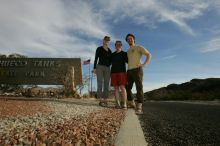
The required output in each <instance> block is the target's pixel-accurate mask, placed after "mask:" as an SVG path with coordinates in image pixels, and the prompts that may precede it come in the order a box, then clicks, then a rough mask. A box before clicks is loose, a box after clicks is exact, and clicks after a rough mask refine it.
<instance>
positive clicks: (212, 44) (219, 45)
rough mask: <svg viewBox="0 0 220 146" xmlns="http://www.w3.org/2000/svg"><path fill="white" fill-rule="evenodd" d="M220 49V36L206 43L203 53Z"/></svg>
mask: <svg viewBox="0 0 220 146" xmlns="http://www.w3.org/2000/svg"><path fill="white" fill-rule="evenodd" d="M216 51H220V37H219V38H214V39H211V40H210V41H208V42H206V43H205V44H204V47H203V48H202V49H201V52H202V53H209V52H216Z"/></svg>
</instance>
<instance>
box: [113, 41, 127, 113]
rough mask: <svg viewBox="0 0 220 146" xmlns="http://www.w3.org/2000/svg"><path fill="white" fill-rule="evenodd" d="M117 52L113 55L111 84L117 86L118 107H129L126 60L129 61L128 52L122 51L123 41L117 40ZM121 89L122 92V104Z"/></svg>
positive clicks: (116, 98)
mask: <svg viewBox="0 0 220 146" xmlns="http://www.w3.org/2000/svg"><path fill="white" fill-rule="evenodd" d="M115 50H116V51H115V52H114V53H112V55H111V63H112V67H111V85H112V86H114V88H115V100H116V107H117V108H120V107H121V108H123V109H127V92H126V88H125V87H126V85H127V75H126V62H128V57H127V53H126V52H124V51H122V43H121V41H116V42H115ZM119 90H121V92H122V100H121V101H122V103H123V104H122V105H120V103H121V102H120V99H119V96H120V95H119Z"/></svg>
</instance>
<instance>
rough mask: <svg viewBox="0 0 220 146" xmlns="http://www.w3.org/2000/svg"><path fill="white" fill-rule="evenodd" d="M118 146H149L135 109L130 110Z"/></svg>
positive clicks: (121, 130)
mask: <svg viewBox="0 0 220 146" xmlns="http://www.w3.org/2000/svg"><path fill="white" fill-rule="evenodd" d="M115 145H116V146H147V145H148V144H147V142H146V140H145V138H144V133H143V131H142V129H141V125H140V123H139V120H138V117H137V115H136V114H135V112H134V110H133V109H128V111H127V114H126V117H125V120H124V122H123V123H122V125H121V128H120V130H119V133H118V136H117V138H116V141H115Z"/></svg>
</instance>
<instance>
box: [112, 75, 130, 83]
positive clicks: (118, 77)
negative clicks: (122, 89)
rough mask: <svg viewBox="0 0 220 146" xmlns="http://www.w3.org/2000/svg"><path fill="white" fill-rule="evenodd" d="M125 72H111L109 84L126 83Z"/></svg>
mask: <svg viewBox="0 0 220 146" xmlns="http://www.w3.org/2000/svg"><path fill="white" fill-rule="evenodd" d="M127 82H128V81H127V74H126V72H120V73H112V74H111V85H112V86H121V85H124V86H126V85H127Z"/></svg>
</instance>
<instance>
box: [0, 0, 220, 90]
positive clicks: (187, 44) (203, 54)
mask: <svg viewBox="0 0 220 146" xmlns="http://www.w3.org/2000/svg"><path fill="white" fill-rule="evenodd" d="M0 3H1V4H0V54H11V53H20V54H24V55H27V56H29V57H68V58H69V57H81V58H82V60H86V59H88V58H91V59H92V62H93V60H94V54H95V50H96V48H97V47H98V46H100V45H101V44H102V38H103V37H104V36H105V35H109V36H111V37H112V42H111V45H110V47H111V49H112V51H114V41H115V40H117V39H119V40H122V41H123V49H124V50H127V49H128V47H129V46H128V45H127V44H126V42H125V41H124V38H125V36H126V34H127V33H133V34H134V35H135V36H136V44H138V45H142V46H144V47H146V48H147V49H148V50H149V51H150V52H151V54H152V61H151V63H150V65H148V66H146V67H145V68H144V91H149V90H152V89H156V88H159V87H163V86H166V85H168V84H171V83H183V82H186V81H189V80H191V79H192V78H209V77H220V65H219V64H220V57H219V56H220V19H219V18H220V1H219V0H174V1H169V0H111V1H104V0H94V1H90V0H38V1H36V0H28V1H27V0H19V1H14V0H0ZM92 66H93V65H91V67H92ZM83 72H84V75H87V74H88V65H87V66H84V67H83ZM94 84H95V79H94ZM94 88H95V87H94Z"/></svg>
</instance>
